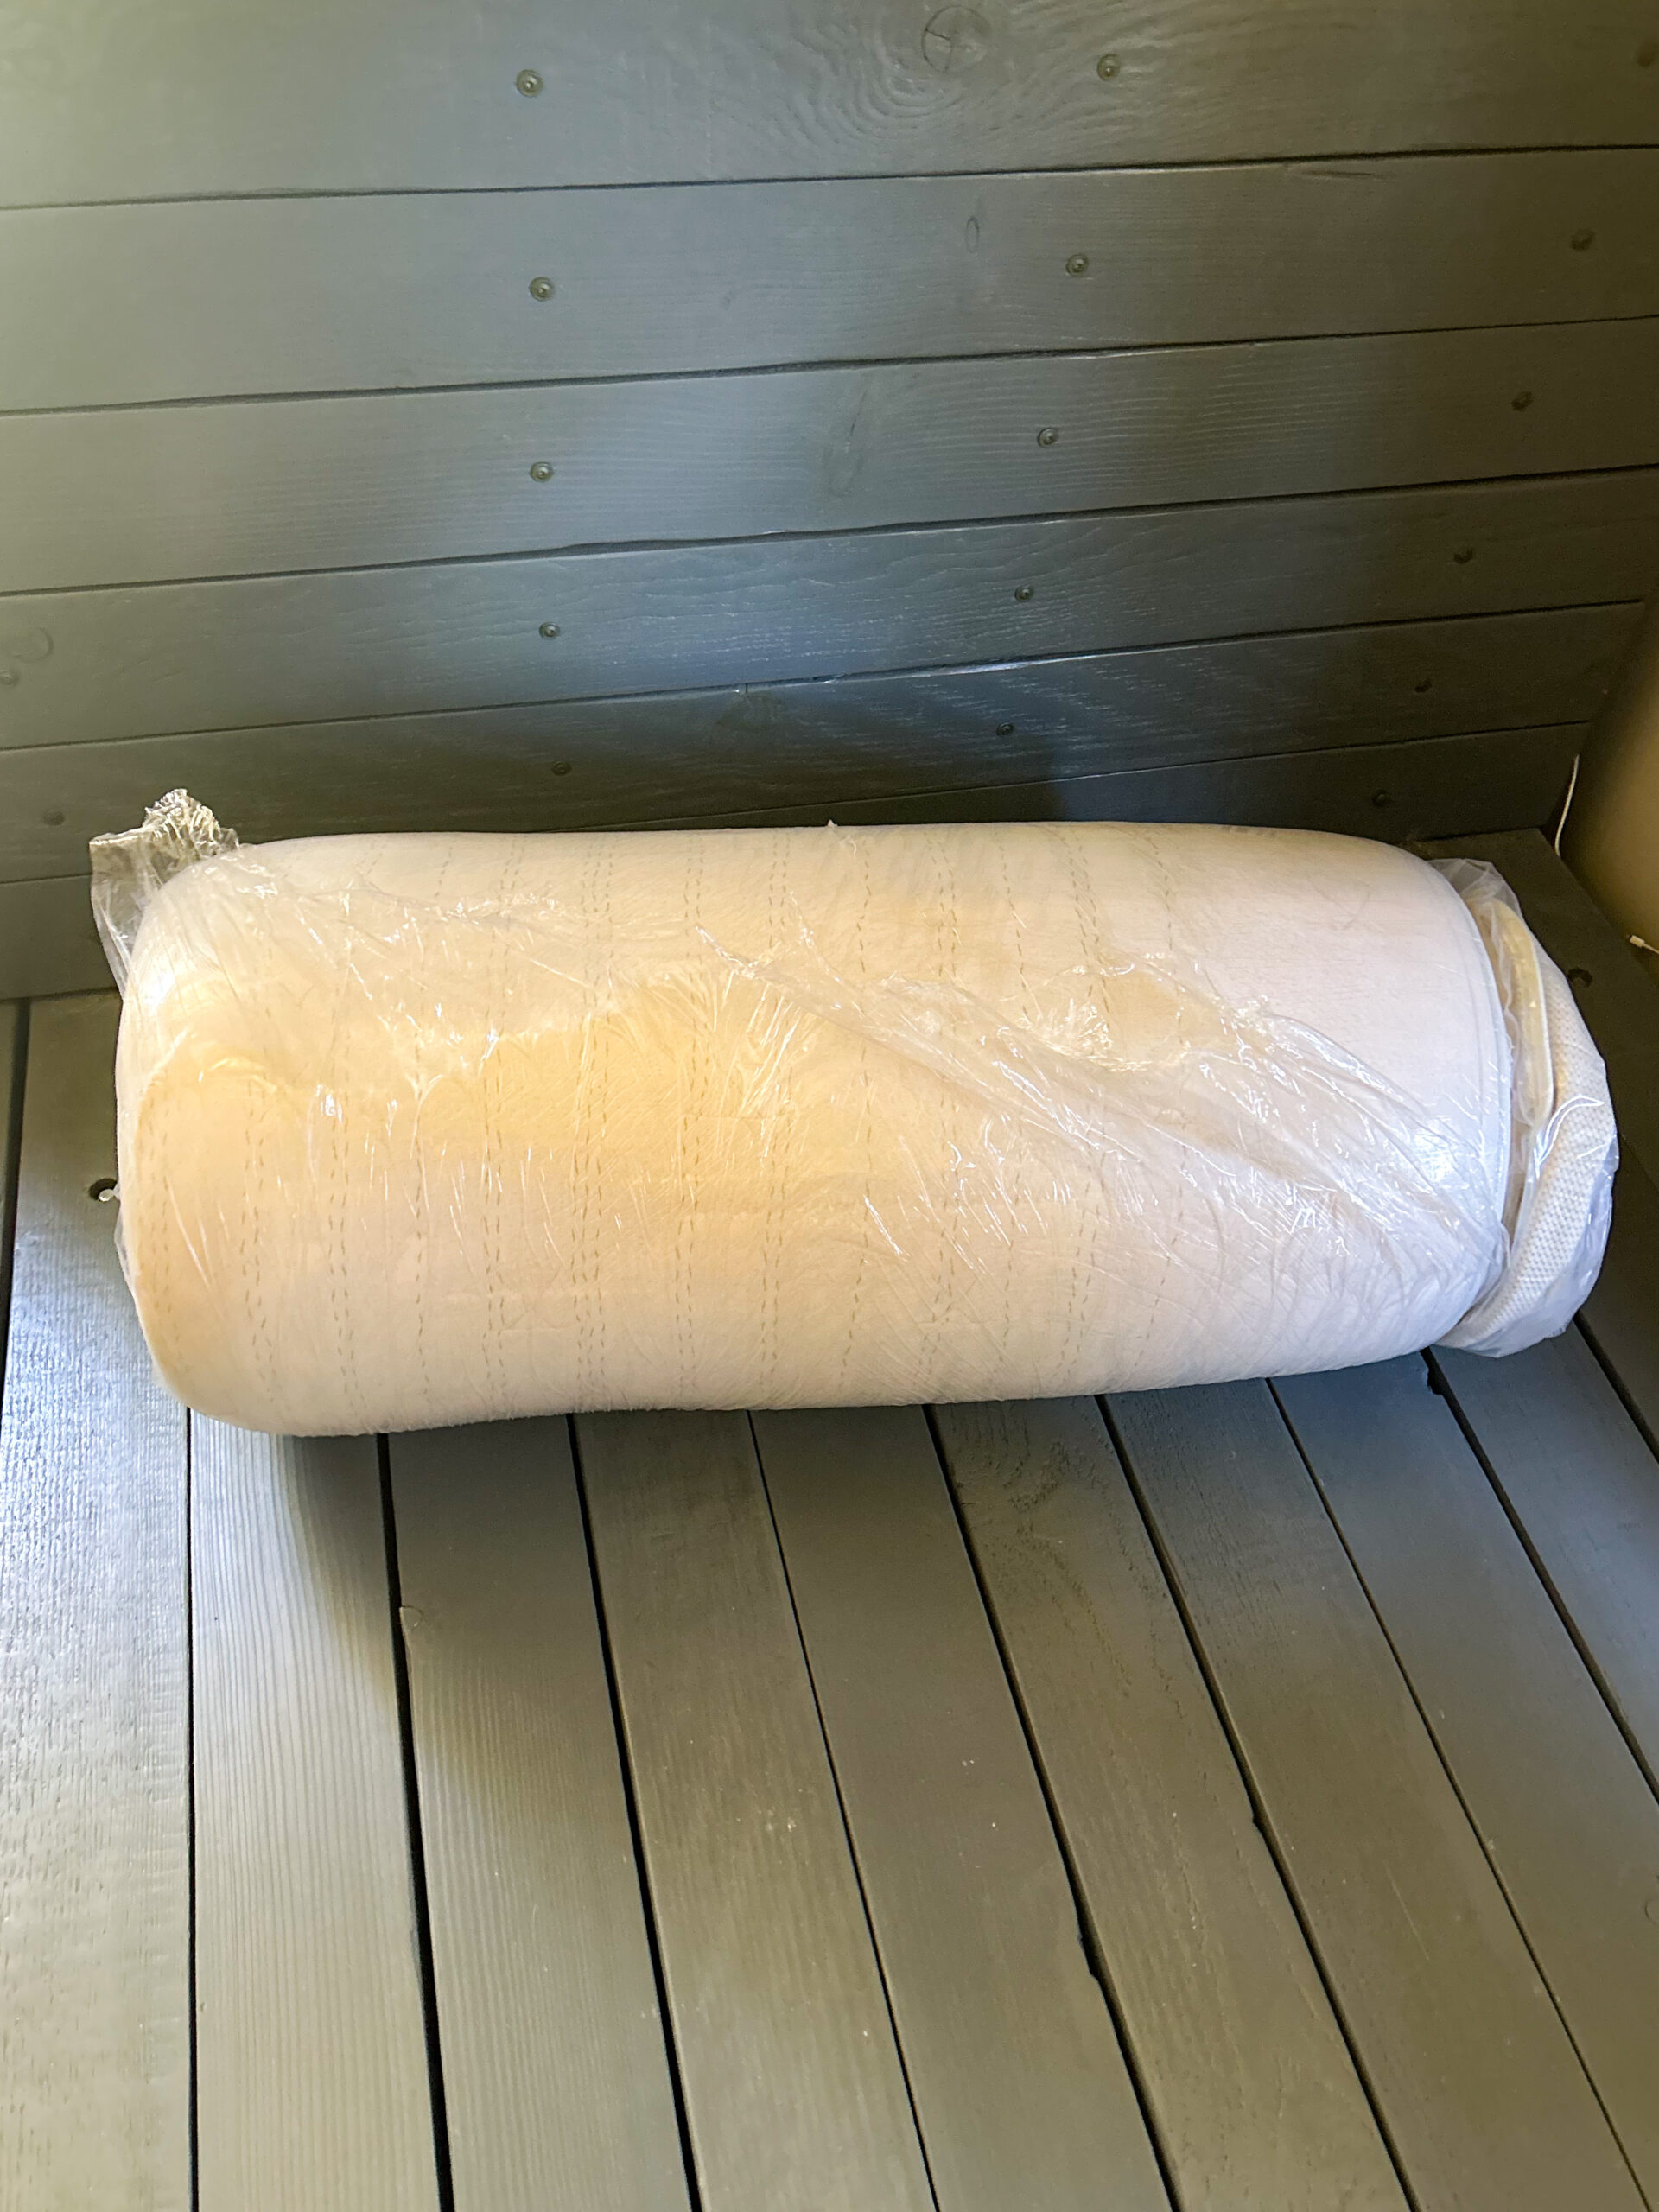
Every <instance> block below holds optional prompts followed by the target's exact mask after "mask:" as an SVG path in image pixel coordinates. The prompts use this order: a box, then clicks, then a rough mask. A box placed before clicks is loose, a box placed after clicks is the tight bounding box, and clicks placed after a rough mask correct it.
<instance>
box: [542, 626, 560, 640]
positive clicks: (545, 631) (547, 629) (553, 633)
mask: <svg viewBox="0 0 1659 2212" xmlns="http://www.w3.org/2000/svg"><path fill="white" fill-rule="evenodd" d="M558 634H559V626H558V624H557V623H556V622H543V625H542V635H543V637H544V638H556V637H557V636H558Z"/></svg>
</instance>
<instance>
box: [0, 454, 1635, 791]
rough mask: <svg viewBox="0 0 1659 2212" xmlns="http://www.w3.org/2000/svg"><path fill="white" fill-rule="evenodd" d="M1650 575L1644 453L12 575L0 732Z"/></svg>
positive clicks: (3, 638)
mask: <svg viewBox="0 0 1659 2212" xmlns="http://www.w3.org/2000/svg"><path fill="white" fill-rule="evenodd" d="M1656 575H1659V469H1642V468H1635V469H1619V470H1614V471H1611V472H1608V473H1604V474H1597V475H1591V476H1562V477H1535V478H1523V479H1522V480H1518V481H1514V482H1510V483H1486V484H1453V485H1446V486H1437V487H1433V488H1427V489H1419V490H1411V491H1404V492H1365V493H1342V494H1337V495H1334V496H1331V497H1326V498H1315V499H1278V500H1271V501H1266V502H1260V501H1246V502H1244V503H1243V504H1242V505H1206V506H1187V507H1168V508H1154V509H1132V510H1128V511H1125V512H1119V513H1115V514H1106V515H1091V516H1077V517H1072V516H1062V517H1054V518H1048V519H1046V520H1042V521H1034V522H1003V523H978V524H967V525H963V526H961V527H957V528H938V527H933V528H925V529H920V530H895V531H874V532H870V533H867V534H862V535H853V536H847V537H791V538H785V539H782V540H779V541H766V540H760V539H752V540H746V541H740V542H737V543H721V544H713V545H682V546H669V547H659V548H654V549H652V550H644V551H621V552H593V553H566V554H555V555H542V556H533V557H531V558H527V559H505V560H504V559H497V560H491V561H460V562H443V563H435V564H431V565H428V566H423V567H417V568H390V569H359V570H346V571H338V570H336V571H331V572H327V573H324V574H321V575H283V576H259V577H241V578H219V579H216V580H214V581H213V582H206V583H178V584H155V585H145V586H140V587H138V588H115V589H107V590H92V591H76V592H41V593H26V594H18V595H14V596H12V597H10V598H9V599H5V600H0V747H13V746H54V745H60V744H66V743H84V742H87V741H93V740H100V739H101V740H108V739H117V738H125V737H148V736H160V735H172V734H176V733H178V732H181V731H187V730H216V729H228V728H233V727H235V726H237V725H239V724H266V723H283V722H297V721H309V720H312V719H315V720H318V721H343V720H346V719H348V718H353V717H358V716H368V715H410V714H414V713H422V714H430V713H435V712H442V711H455V710H461V709H471V708H477V707H493V706H506V705H512V704H516V703H520V702H550V701H554V700H560V699H580V698H585V697H594V696H603V695H605V694H607V693H618V692H632V691H667V690H682V689H683V688H685V687H688V686H696V685H709V684H732V685H746V686H749V687H753V685H755V684H757V683H777V682H780V681H786V680H789V679H794V678H804V677H837V676H851V675H858V674H861V673H874V672H875V671H880V670H883V669H902V668H925V667H928V666H934V665H938V664H949V663H952V662H957V663H963V662H975V661H984V660H986V659H987V658H992V657H1007V658H1016V657H1020V658H1036V657H1039V656H1043V655H1057V654H1070V653H1077V652H1102V651H1105V650H1108V649H1110V648H1114V647H1122V646H1142V645H1168V644H1174V643H1178V642H1180V641H1183V640H1187V639H1208V638H1236V637H1241V636H1245V635H1249V634H1251V633H1262V632H1272V631H1282V630H1289V629H1295V630H1309V629H1314V628H1320V627H1324V626H1338V625H1346V624H1359V623H1381V622H1402V621H1414V620H1422V619H1424V618H1427V617H1430V616H1436V615H1474V614H1490V613H1501V612H1508V611H1510V610H1513V609H1522V608H1543V607H1555V606H1559V605H1571V604H1573V603H1575V602H1577V603H1583V604H1589V603H1592V602H1596V601H1603V602H1605V601H1618V600H1626V601H1631V600H1637V599H1639V598H1641V597H1642V595H1643V593H1644V592H1645V591H1646V590H1647V588H1648V586H1649V583H1650V582H1651V581H1652V579H1653V578H1654V577H1655V576H1656ZM544 624H547V625H550V626H552V627H553V629H554V630H555V631H556V636H554V637H551V638H549V637H547V636H545V635H543V625H544ZM1295 704H1296V702H1295V698H1294V694H1287V696H1286V697H1285V702H1284V705H1285V712H1286V715H1287V717H1288V716H1289V715H1292V714H1293V713H1294V710H1295ZM664 734H665V735H666V734H667V733H666V732H665V733H664ZM142 757H143V756H142V755H139V754H134V755H133V756H132V758H133V759H134V760H135V761H136V760H139V759H141V758H142ZM713 765H714V764H713V763H712V762H711V763H710V766H711V769H712V767H713ZM711 791H712V787H711ZM715 803H716V801H715V798H713V797H712V796H711V798H710V804H715ZM3 812H4V810H3V808H0V816H3Z"/></svg>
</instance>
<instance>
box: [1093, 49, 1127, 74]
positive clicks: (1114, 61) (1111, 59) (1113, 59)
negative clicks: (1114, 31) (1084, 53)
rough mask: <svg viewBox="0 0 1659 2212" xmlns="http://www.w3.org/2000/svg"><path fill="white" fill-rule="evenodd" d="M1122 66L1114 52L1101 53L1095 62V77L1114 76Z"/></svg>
mask: <svg viewBox="0 0 1659 2212" xmlns="http://www.w3.org/2000/svg"><path fill="white" fill-rule="evenodd" d="M1121 67H1122V63H1121V62H1120V61H1119V60H1118V58H1117V56H1116V54H1102V55H1101V57H1100V59H1099V60H1098V61H1096V64H1095V74H1096V77H1104V78H1108V79H1110V78H1113V77H1116V74H1117V73H1118V71H1119V69H1120V68H1121Z"/></svg>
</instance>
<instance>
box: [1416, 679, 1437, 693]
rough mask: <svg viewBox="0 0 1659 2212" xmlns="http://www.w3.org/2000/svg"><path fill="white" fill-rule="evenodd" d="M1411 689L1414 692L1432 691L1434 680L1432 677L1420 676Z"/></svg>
mask: <svg viewBox="0 0 1659 2212" xmlns="http://www.w3.org/2000/svg"><path fill="white" fill-rule="evenodd" d="M1411 688H1412V690H1414V691H1432V690H1433V689H1434V679H1433V677H1432V676H1420V677H1418V679H1417V681H1416V683H1414V684H1413V685H1412V687H1411Z"/></svg>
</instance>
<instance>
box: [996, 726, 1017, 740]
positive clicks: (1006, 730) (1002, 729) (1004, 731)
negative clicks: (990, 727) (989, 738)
mask: <svg viewBox="0 0 1659 2212" xmlns="http://www.w3.org/2000/svg"><path fill="white" fill-rule="evenodd" d="M996 734H997V735H998V736H999V737H1012V736H1013V735H1014V724H1013V723H1012V722H998V724H997V726H996Z"/></svg>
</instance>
